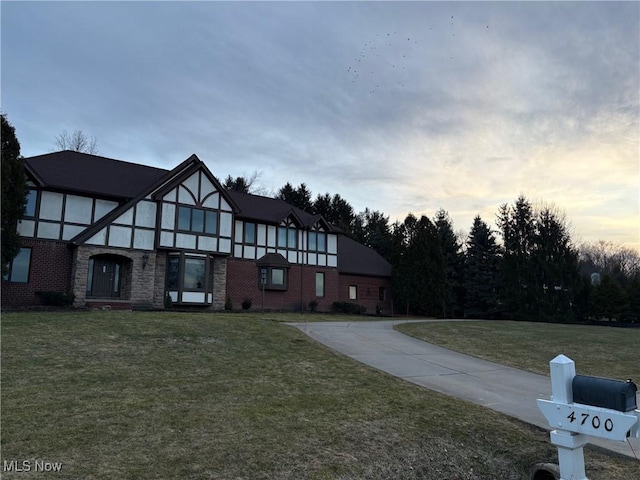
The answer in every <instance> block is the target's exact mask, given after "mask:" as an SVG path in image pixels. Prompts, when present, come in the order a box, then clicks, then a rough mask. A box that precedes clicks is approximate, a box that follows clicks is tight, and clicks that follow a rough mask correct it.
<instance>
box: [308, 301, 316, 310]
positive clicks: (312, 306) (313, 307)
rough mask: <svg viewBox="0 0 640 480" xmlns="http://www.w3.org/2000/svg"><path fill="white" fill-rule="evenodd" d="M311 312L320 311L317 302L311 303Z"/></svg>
mask: <svg viewBox="0 0 640 480" xmlns="http://www.w3.org/2000/svg"><path fill="white" fill-rule="evenodd" d="M309 311H310V312H317V311H318V302H317V301H316V300H311V301H310V302H309Z"/></svg>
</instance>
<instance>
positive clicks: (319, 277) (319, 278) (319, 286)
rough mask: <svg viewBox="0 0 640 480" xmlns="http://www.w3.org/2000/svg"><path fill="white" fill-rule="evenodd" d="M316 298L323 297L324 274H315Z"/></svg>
mask: <svg viewBox="0 0 640 480" xmlns="http://www.w3.org/2000/svg"><path fill="white" fill-rule="evenodd" d="M316 297H324V273H322V272H316Z"/></svg>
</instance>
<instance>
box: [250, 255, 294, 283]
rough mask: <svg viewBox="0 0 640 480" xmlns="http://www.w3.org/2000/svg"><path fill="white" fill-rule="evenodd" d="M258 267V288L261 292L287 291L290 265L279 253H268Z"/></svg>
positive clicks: (259, 261) (261, 259)
mask: <svg viewBox="0 0 640 480" xmlns="http://www.w3.org/2000/svg"><path fill="white" fill-rule="evenodd" d="M256 265H257V266H258V288H260V289H261V290H262V289H263V288H264V289H265V290H287V288H288V277H289V268H290V266H291V265H290V264H289V262H288V261H287V259H286V258H284V257H283V256H282V255H280V254H279V253H267V254H266V255H265V256H264V257H262V258H260V259H259V260H258V261H257V262H256Z"/></svg>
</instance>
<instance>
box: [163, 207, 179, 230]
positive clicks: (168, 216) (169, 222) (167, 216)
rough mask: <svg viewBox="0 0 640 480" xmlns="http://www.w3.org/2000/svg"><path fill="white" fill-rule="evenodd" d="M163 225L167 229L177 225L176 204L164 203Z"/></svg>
mask: <svg viewBox="0 0 640 480" xmlns="http://www.w3.org/2000/svg"><path fill="white" fill-rule="evenodd" d="M161 226H162V228H164V229H166V230H173V229H174V228H175V226H176V206H175V205H174V204H172V203H163V204H162V219H161Z"/></svg>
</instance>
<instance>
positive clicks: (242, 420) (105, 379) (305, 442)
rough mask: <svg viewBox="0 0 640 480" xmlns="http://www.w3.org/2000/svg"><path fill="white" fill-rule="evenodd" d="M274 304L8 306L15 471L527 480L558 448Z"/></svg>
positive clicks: (86, 475)
mask: <svg viewBox="0 0 640 480" xmlns="http://www.w3.org/2000/svg"><path fill="white" fill-rule="evenodd" d="M274 320H280V318H279V317H275V318H274V316H273V314H270V315H269V316H262V315H256V314H252V315H249V314H247V315H243V314H185V313H171V312H161V313H138V312H124V313H120V312H79V313H75V312H74V313H15V314H4V315H3V316H2V328H1V334H2V372H1V373H2V392H1V400H2V457H1V460H2V465H3V466H2V468H3V470H4V472H3V474H2V478H7V479H10V478H19V479H25V478H65V479H115V478H117V479H145V478H149V479H189V478H193V479H196V478H197V479H414V478H415V479H438V480H442V479H451V480H479V479H502V480H509V479H513V480H516V479H518V480H520V479H526V478H528V476H527V471H528V469H529V467H530V466H531V465H532V464H534V463H537V462H548V461H555V448H553V447H552V446H550V445H549V442H548V433H546V432H543V431H540V430H539V429H536V428H533V427H530V426H528V425H525V424H523V423H521V422H518V421H516V420H513V419H510V418H508V417H505V416H503V415H500V414H498V413H495V412H493V411H490V410H485V409H483V408H481V407H478V406H475V405H470V404H467V403H464V402H461V401H457V400H455V399H452V398H449V397H446V396H443V395H440V394H437V393H434V392H430V391H428V390H425V389H422V388H419V387H417V386H414V385H411V384H409V383H405V382H403V381H401V380H399V379H396V378H393V377H390V376H388V375H386V374H383V373H381V372H378V371H376V370H373V369H370V368H368V367H366V366H364V365H361V364H358V363H356V362H353V361H351V360H349V359H347V358H345V357H343V356H340V355H336V354H334V353H333V352H331V351H329V350H328V349H326V348H325V347H323V346H320V345H318V344H317V343H315V342H314V341H312V340H310V339H308V338H307V337H306V336H304V335H303V334H302V333H301V332H299V331H298V330H296V329H294V328H292V327H290V326H287V325H285V324H283V323H281V322H280V321H274ZM23 461H27V462H29V463H26V464H23V463H22V462H23ZM36 461H38V462H50V464H52V463H54V462H55V463H59V464H60V465H61V471H60V472H58V473H55V472H49V473H47V474H46V475H43V474H41V473H38V472H36V471H35V466H36ZM11 462H18V465H20V466H23V465H26V466H27V468H28V470H29V471H23V472H19V473H14V472H8V471H7V470H8V469H9V467H10V466H11V465H14V466H15V465H16V463H11ZM39 465H41V464H39ZM14 470H15V469H14ZM587 471H588V473H589V478H590V479H591V480H598V479H602V480H604V479H607V480H616V479H628V478H640V462H637V461H635V460H632V459H628V458H618V457H611V456H608V455H606V454H603V453H600V452H597V451H588V454H587Z"/></svg>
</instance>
